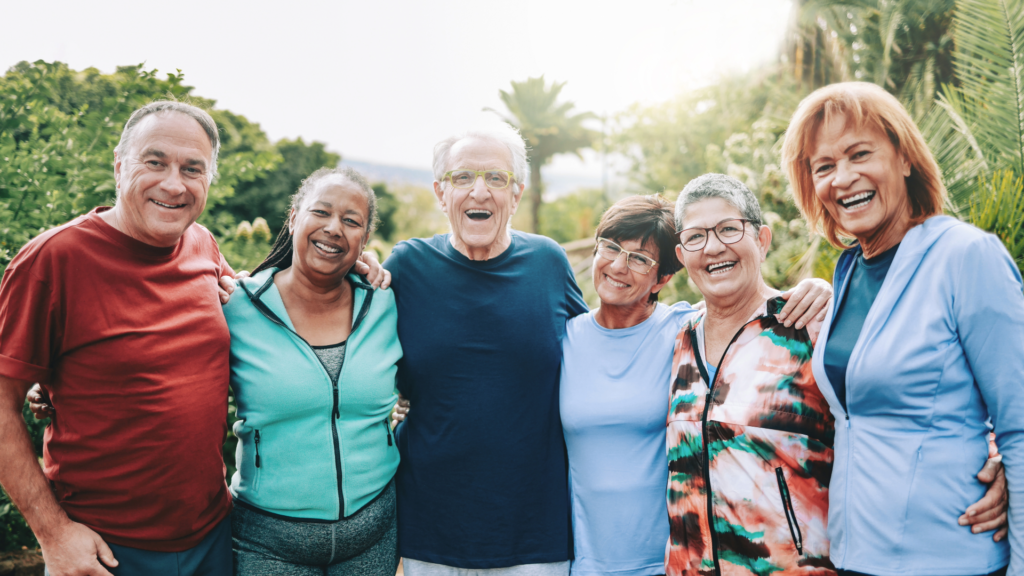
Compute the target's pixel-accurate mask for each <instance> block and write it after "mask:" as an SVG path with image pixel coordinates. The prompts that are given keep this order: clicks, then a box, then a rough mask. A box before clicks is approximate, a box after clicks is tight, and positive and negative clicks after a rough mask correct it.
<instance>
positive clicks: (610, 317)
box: [594, 298, 658, 330]
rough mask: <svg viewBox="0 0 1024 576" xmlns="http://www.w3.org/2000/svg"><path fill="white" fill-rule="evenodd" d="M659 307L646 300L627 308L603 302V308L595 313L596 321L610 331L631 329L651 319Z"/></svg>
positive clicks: (655, 303)
mask: <svg viewBox="0 0 1024 576" xmlns="http://www.w3.org/2000/svg"><path fill="white" fill-rule="evenodd" d="M657 307H658V304H657V302H647V299H646V298H645V299H644V300H642V301H641V302H636V303H633V304H629V305H626V306H615V305H612V304H605V303H604V302H602V303H601V307H600V308H598V309H597V312H595V313H594V320H597V323H598V324H600V325H601V327H602V328H607V329H609V330H619V329H621V328H630V327H632V326H636V325H637V324H639V323H641V322H643V321H644V320H647V319H648V318H650V317H651V314H654V310H655V309H656V308H657Z"/></svg>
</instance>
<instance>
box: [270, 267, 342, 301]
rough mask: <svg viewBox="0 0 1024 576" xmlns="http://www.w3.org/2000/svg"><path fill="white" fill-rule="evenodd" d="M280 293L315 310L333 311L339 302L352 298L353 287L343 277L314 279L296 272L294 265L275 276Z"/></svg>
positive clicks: (275, 282)
mask: <svg viewBox="0 0 1024 576" xmlns="http://www.w3.org/2000/svg"><path fill="white" fill-rule="evenodd" d="M274 284H275V285H277V289H278V291H280V292H281V293H282V294H285V295H287V296H290V297H292V298H295V299H297V300H298V301H300V302H302V303H303V305H306V306H309V307H315V308H326V309H333V308H334V307H336V306H337V305H338V303H339V302H343V301H345V300H349V299H351V298H352V285H351V284H349V283H348V282H346V281H345V275H344V274H342V275H341V277H336V276H330V277H326V276H324V277H314V278H311V277H310V276H309V275H307V274H303V273H302V272H298V271H296V267H295V265H294V264H293V265H292V266H291V267H289V268H287V269H285V270H282V271H280V272H278V273H277V275H275V276H274Z"/></svg>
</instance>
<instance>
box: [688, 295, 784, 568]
mask: <svg viewBox="0 0 1024 576" xmlns="http://www.w3.org/2000/svg"><path fill="white" fill-rule="evenodd" d="M769 311H770V309H769ZM765 318H767V316H758V317H757V318H754V319H753V320H751V321H750V322H747V323H746V324H744V325H743V326H742V327H740V329H739V331H738V332H736V334H735V335H734V336H733V337H732V340H729V345H728V346H726V347H725V351H724V352H722V358H720V359H719V364H718V370H717V371H716V372H715V377H714V378H713V379H712V381H711V382H708V391H707V394H705V396H704V413H703V414H702V415H701V417H700V425H701V436H702V438H701V440H703V452H704V454H703V460H704V486H705V487H706V488H707V494H708V497H707V502H708V530H710V531H711V557H712V559H713V560H714V562H715V576H722V567H721V565H720V563H719V561H718V547H719V542H718V532H717V531H716V530H715V524H714V507H713V505H712V501H713V499H714V498H713V496H714V494H713V493H712V491H711V451H710V450H709V449H708V412H710V411H711V396H712V394H713V392H714V389H715V382H717V381H718V375H719V374H721V373H722V364H721V361H722V360H723V359H724V358H725V357H726V355H728V354H729V348H732V345H733V343H734V342H736V340H737V339H738V338H739V337H740V334H743V331H744V330H746V329H747V326H750V325H751V324H753V323H754V322H760V321H761V320H763V319H765ZM690 337H691V343H692V347H693V355H694V357H695V358H696V359H697V367H698V368H699V369H700V373H701V376H702V377H703V378H704V381H705V382H707V379H708V372H707V368H706V367H705V366H704V360H703V358H701V355H700V347H699V346H698V342H697V333H696V330H694V331H692V332H690Z"/></svg>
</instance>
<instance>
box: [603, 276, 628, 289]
mask: <svg viewBox="0 0 1024 576" xmlns="http://www.w3.org/2000/svg"><path fill="white" fill-rule="evenodd" d="M604 278H605V280H607V281H608V283H609V284H611V285H612V286H615V287H616V288H628V287H629V284H623V283H622V282H616V281H615V280H612V279H611V278H609V277H607V276H605V277H604Z"/></svg>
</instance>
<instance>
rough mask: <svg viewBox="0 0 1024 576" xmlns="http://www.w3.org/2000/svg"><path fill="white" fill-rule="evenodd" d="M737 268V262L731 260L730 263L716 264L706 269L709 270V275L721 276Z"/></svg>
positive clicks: (709, 265)
mask: <svg viewBox="0 0 1024 576" xmlns="http://www.w3.org/2000/svg"><path fill="white" fill-rule="evenodd" d="M735 267H736V261H735V260H729V261H728V262H715V263H714V264H708V265H707V266H706V267H705V268H704V269H705V270H707V272H708V274H710V275H712V276H720V275H722V274H725V273H727V272H729V271H730V270H732V269H733V268H735Z"/></svg>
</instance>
